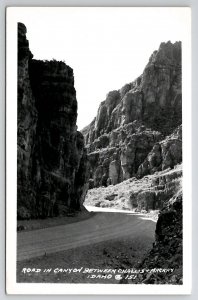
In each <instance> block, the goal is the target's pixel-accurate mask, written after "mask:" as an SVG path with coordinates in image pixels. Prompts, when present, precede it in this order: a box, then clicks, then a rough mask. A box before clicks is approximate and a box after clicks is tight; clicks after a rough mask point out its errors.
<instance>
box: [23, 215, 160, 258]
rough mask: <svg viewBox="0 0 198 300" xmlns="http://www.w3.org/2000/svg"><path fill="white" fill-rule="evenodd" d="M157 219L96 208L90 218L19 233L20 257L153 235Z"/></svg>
mask: <svg viewBox="0 0 198 300" xmlns="http://www.w3.org/2000/svg"><path fill="white" fill-rule="evenodd" d="M155 226H156V224H155V222H153V221H151V220H147V219H144V218H143V217H142V216H141V215H136V214H131V213H126V212H123V211H122V212H104V211H103V212H97V213H96V214H95V215H94V216H93V217H92V218H89V219H87V220H84V221H81V222H78V223H73V224H68V225H61V226H56V227H50V228H45V229H40V230H33V231H27V232H18V233H17V261H22V260H26V259H30V258H33V257H38V256H42V255H44V256H45V255H48V254H50V253H54V252H59V251H63V250H68V249H74V248H76V247H79V246H86V245H90V244H94V243H98V242H101V241H107V240H112V239H115V238H119V237H123V236H128V235H130V237H133V236H134V238H135V237H137V236H142V238H144V237H146V236H147V237H148V236H149V237H153V236H154V231H155Z"/></svg>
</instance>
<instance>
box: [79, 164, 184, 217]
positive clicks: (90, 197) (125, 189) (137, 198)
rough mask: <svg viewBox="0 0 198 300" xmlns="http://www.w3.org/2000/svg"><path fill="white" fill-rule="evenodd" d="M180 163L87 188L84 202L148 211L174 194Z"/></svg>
mask: <svg viewBox="0 0 198 300" xmlns="http://www.w3.org/2000/svg"><path fill="white" fill-rule="evenodd" d="M181 178H182V165H181V164H179V165H176V166H175V167H174V169H171V168H168V169H166V170H164V171H159V172H155V173H154V174H152V175H148V176H144V177H143V178H141V179H137V178H136V177H132V178H130V179H128V180H125V181H123V182H121V183H119V184H116V185H109V186H108V187H99V188H93V189H90V190H89V191H88V193H87V196H86V199H85V202H84V204H85V205H87V206H92V205H94V206H96V207H104V208H117V209H124V210H132V211H134V212H143V213H146V212H150V213H151V214H152V212H153V211H154V210H158V211H159V210H160V209H161V208H162V207H163V205H164V203H166V202H168V201H169V199H171V198H172V197H173V196H174V195H176V194H177V192H178V190H179V189H180V186H181Z"/></svg>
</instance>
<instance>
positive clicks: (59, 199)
mask: <svg viewBox="0 0 198 300" xmlns="http://www.w3.org/2000/svg"><path fill="white" fill-rule="evenodd" d="M76 118H77V100H76V91H75V88H74V77H73V70H72V69H71V68H70V67H69V66H67V65H66V64H65V63H63V62H58V61H38V60H34V59H33V55H32V54H31V52H30V50H29V45H28V41H27V39H26V28H25V26H24V25H23V24H21V23H19V24H18V169H17V170H18V178H17V186H18V191H17V212H18V218H40V217H43V218H44V217H48V216H55V215H61V214H64V213H66V212H67V211H68V210H69V209H74V210H81V209H82V203H83V201H84V197H85V194H86V190H87V184H86V182H87V177H88V168H87V154H86V150H85V147H84V139H83V136H82V134H81V133H80V132H77V127H76Z"/></svg>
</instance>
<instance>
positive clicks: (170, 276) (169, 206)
mask: <svg viewBox="0 0 198 300" xmlns="http://www.w3.org/2000/svg"><path fill="white" fill-rule="evenodd" d="M182 202H183V199H182V193H181V191H179V192H178V193H177V194H176V195H175V196H174V197H173V198H171V199H170V200H169V201H168V202H167V203H166V204H165V205H164V207H163V209H162V210H161V211H160V214H159V218H158V221H157V224H156V230H155V234H156V237H155V243H154V245H153V248H152V250H151V251H150V252H149V253H148V254H147V255H146V256H145V258H144V260H143V261H142V262H140V263H139V264H138V265H137V266H136V267H137V268H138V269H150V270H156V269H158V270H159V269H166V270H171V272H168V273H163V272H161V273H159V272H157V271H156V272H155V271H154V272H152V273H149V274H148V273H144V274H141V275H138V277H137V279H136V281H135V282H134V281H133V283H137V284H140V283H143V284H172V285H178V284H183V246H182V238H183V217H182V211H183V204H182Z"/></svg>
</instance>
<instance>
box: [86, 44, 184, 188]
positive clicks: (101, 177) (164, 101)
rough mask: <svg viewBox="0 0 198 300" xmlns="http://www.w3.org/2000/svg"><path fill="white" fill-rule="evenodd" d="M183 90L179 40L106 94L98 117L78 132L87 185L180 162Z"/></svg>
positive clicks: (136, 174) (153, 56)
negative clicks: (86, 161)
mask: <svg viewBox="0 0 198 300" xmlns="http://www.w3.org/2000/svg"><path fill="white" fill-rule="evenodd" d="M181 93H182V91H181V42H176V43H174V44H172V43H171V42H167V43H161V45H160V47H159V49H158V51H155V52H154V53H153V54H152V55H151V57H150V59H149V62H148V64H147V66H146V67H145V69H144V71H143V74H142V75H141V76H139V77H138V78H137V79H136V80H135V81H133V82H132V83H129V84H126V85H125V86H124V87H122V88H121V89H120V90H115V91H111V92H110V93H108V95H107V97H106V100H105V101H103V102H102V103H101V104H100V107H99V109H98V113H97V116H96V118H95V119H94V120H93V121H92V123H91V124H90V125H88V126H87V127H86V128H84V129H83V130H82V133H83V135H84V137H85V142H86V146H87V149H88V158H89V162H90V168H91V175H90V182H89V184H90V188H92V187H98V186H101V185H103V186H108V185H109V184H117V183H119V182H122V181H123V180H126V179H128V178H130V177H133V176H137V177H142V176H144V175H147V174H153V173H154V172H155V171H159V170H164V169H166V168H169V167H171V168H173V167H174V165H176V164H178V163H181V161H182V142H181V140H182V130H181V123H182V95H181ZM173 131H174V132H173Z"/></svg>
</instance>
